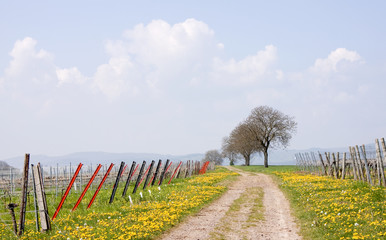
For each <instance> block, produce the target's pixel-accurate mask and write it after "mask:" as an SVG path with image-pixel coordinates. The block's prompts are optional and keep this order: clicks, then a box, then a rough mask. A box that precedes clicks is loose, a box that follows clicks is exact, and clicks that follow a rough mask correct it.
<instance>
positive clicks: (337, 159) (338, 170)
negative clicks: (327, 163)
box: [336, 152, 340, 179]
mask: <svg viewBox="0 0 386 240" xmlns="http://www.w3.org/2000/svg"><path fill="white" fill-rule="evenodd" d="M339 173H340V166H339V152H337V153H336V178H337V179H338V178H339Z"/></svg>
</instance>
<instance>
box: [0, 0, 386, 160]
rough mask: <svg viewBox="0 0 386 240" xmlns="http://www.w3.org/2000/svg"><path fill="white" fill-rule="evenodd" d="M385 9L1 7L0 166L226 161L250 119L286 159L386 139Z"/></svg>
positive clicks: (330, 5) (236, 4) (162, 4)
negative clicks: (56, 161) (87, 154)
mask: <svg viewBox="0 0 386 240" xmlns="http://www.w3.org/2000/svg"><path fill="white" fill-rule="evenodd" d="M385 5H386V4H385V3H384V1H371V2H368V1H367V2H364V1H363V2H360V1H320V2H318V3H315V2H314V1H313V2H311V1H270V2H267V1H233V2H230V1H227V2H225V1H191V2H190V3H189V2H182V1H141V3H136V2H134V1H62V2H59V1H34V2H30V1H2V2H1V3H0V34H1V38H0V111H1V117H0V146H1V148H0V149H1V150H0V159H3V158H7V157H13V156H16V155H21V154H23V153H25V152H30V153H32V154H48V155H61V154H66V153H71V152H78V151H107V152H151V153H162V154H188V153H197V152H205V151H207V150H210V149H219V148H220V147H221V140H222V138H223V137H224V136H226V135H228V134H229V133H230V132H231V131H232V129H233V128H234V127H235V126H236V125H237V124H238V123H239V122H240V121H242V120H243V119H245V118H246V117H247V116H248V114H249V113H250V111H251V110H252V109H253V108H254V107H257V106H260V105H269V106H272V107H274V108H276V109H278V110H280V111H282V112H284V113H285V114H289V115H291V116H294V117H295V120H296V121H297V122H298V131H297V134H296V135H295V136H294V137H293V139H292V141H291V144H290V146H289V148H291V149H294V148H297V149H302V148H309V147H344V146H349V145H354V144H362V143H368V142H372V141H374V139H375V138H380V137H384V134H385V132H386V125H385V123H384V122H385V119H386V112H385V111H383V110H382V109H384V107H385V104H384V103H385V100H386V97H385V96H386V95H385V94H384V91H383V90H384V89H385V87H386V84H385V76H386V57H385V56H386V47H385V42H386V34H385V33H386V30H385V28H384V25H385V20H386V17H385V14H384V9H385Z"/></svg>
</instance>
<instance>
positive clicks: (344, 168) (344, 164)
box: [341, 152, 346, 179]
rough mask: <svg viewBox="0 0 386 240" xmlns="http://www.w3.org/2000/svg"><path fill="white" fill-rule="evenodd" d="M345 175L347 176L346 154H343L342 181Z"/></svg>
mask: <svg viewBox="0 0 386 240" xmlns="http://www.w3.org/2000/svg"><path fill="white" fill-rule="evenodd" d="M345 174H346V152H344V153H343V162H342V177H341V179H344V177H345Z"/></svg>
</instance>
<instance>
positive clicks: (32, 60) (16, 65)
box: [4, 37, 55, 84]
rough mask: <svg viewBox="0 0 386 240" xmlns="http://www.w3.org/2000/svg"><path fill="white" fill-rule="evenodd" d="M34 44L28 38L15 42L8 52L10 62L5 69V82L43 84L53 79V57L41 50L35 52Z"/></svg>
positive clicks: (34, 41)
mask: <svg viewBox="0 0 386 240" xmlns="http://www.w3.org/2000/svg"><path fill="white" fill-rule="evenodd" d="M36 44H37V42H36V40H34V39H32V38H30V37H26V38H24V39H23V40H17V41H16V43H15V45H14V47H13V49H12V51H11V52H10V56H11V57H12V60H11V61H10V64H9V66H8V67H7V68H6V69H5V77H4V78H5V81H12V82H13V83H16V82H18V81H22V82H33V83H36V84H45V83H47V82H50V81H51V80H53V79H54V78H55V66H54V65H53V55H52V54H50V53H49V52H47V51H45V50H43V49H41V50H38V51H37V50H36V49H35V48H36Z"/></svg>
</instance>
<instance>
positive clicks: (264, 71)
mask: <svg viewBox="0 0 386 240" xmlns="http://www.w3.org/2000/svg"><path fill="white" fill-rule="evenodd" d="M276 59H277V48H276V47H275V46H273V45H268V46H266V47H265V48H264V50H261V51H259V52H258V53H257V54H256V55H253V56H248V57H246V58H244V59H241V60H240V61H236V60H234V59H230V60H222V59H220V58H216V59H215V61H214V67H213V74H212V75H213V77H214V79H215V81H217V82H223V83H227V82H228V83H231V84H235V85H238V84H245V83H247V84H248V83H256V82H258V81H260V80H263V79H264V77H266V76H267V75H268V74H271V73H272V72H271V70H272V66H273V65H274V63H275V62H276Z"/></svg>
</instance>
